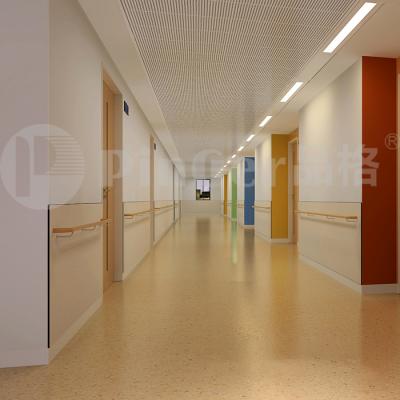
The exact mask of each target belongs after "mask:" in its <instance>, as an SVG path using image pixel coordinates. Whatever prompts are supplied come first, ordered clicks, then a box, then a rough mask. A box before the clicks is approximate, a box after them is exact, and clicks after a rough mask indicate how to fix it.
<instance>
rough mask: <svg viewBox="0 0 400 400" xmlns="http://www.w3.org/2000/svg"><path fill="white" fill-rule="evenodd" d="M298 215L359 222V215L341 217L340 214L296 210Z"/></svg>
mask: <svg viewBox="0 0 400 400" xmlns="http://www.w3.org/2000/svg"><path fill="white" fill-rule="evenodd" d="M295 213H296V214H302V215H306V216H310V217H311V216H315V217H325V218H326V219H332V220H335V219H344V220H345V221H347V222H357V221H358V217H357V215H339V214H327V213H320V212H314V211H303V210H296V211H295Z"/></svg>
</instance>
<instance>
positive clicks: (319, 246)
mask: <svg viewBox="0 0 400 400" xmlns="http://www.w3.org/2000/svg"><path fill="white" fill-rule="evenodd" d="M299 208H300V210H302V211H312V212H317V213H326V214H333V215H344V216H346V215H347V216H357V217H358V222H356V223H354V222H346V221H343V220H338V219H327V218H326V217H319V216H304V215H301V216H299V253H300V254H301V255H302V256H304V257H305V258H307V259H309V260H311V261H313V262H315V263H317V264H319V265H321V266H323V267H325V268H328V269H330V270H332V271H334V272H336V273H337V274H339V275H341V276H343V277H345V278H347V279H350V280H351V281H353V282H355V283H357V284H361V204H357V203H326V202H323V203H318V202H300V205H299Z"/></svg>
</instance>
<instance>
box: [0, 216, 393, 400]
mask: <svg viewBox="0 0 400 400" xmlns="http://www.w3.org/2000/svg"><path fill="white" fill-rule="evenodd" d="M0 399H1V400H25V399H26V400H28V399H29V400H35V399H49V400H50V399H51V400H63V399H68V400H72V399H73V400H79V399H85V400H92V399H107V400H127V399H129V400H136V399H138V400H139V399H140V400H142V399H143V400H155V399H169V400H181V399H182V400H192V399H194V400H200V399H201V400H210V399H218V400H220V399H221V400H222V399H229V400H239V399H251V400H266V399H271V400H272V399H273V400H278V399H285V400H288V399H290V400H291V399H305V400H313V399H315V400H324V399H338V400H346V399H349V400H350V399H351V400H356V399H363V400H365V399H371V400H383V399H389V400H395V399H400V297H399V296H396V295H380V296H364V297H362V296H361V295H359V294H357V293H355V292H353V291H352V290H351V289H348V288H347V287H344V286H342V285H341V284H339V283H337V282H335V281H334V280H332V279H331V278H329V277H327V276H325V275H323V274H321V273H320V272H318V271H316V270H314V269H312V268H310V267H308V266H306V265H304V264H302V263H301V262H300V261H299V260H298V257H297V254H296V248H295V247H294V246H291V245H270V244H268V243H267V242H265V241H264V240H262V239H259V238H258V237H255V236H254V233H253V232H252V231H245V230H243V229H242V228H240V227H239V228H238V227H236V225H233V224H230V223H229V222H228V221H226V220H224V219H223V218H220V217H213V218H207V217H186V218H184V219H182V220H181V221H180V222H179V223H178V224H177V225H176V226H175V227H174V228H173V229H171V230H170V232H169V233H168V234H167V235H166V236H165V238H164V239H163V240H162V241H161V242H160V243H159V244H158V245H157V246H156V247H155V249H154V250H153V251H152V253H151V254H150V255H149V256H148V257H147V258H146V259H145V260H144V262H143V263H142V264H141V265H140V266H139V267H138V269H137V270H136V271H135V272H134V273H133V274H132V275H131V276H130V277H129V279H128V280H127V281H125V282H124V283H123V284H115V285H114V286H113V287H112V288H111V289H110V290H109V291H108V292H107V293H106V295H105V298H104V305H103V307H102V308H101V309H100V310H99V312H97V314H95V316H94V317H93V318H92V319H91V320H90V321H89V323H88V324H87V325H86V326H85V327H84V328H83V329H82V330H81V331H80V333H79V334H78V335H77V336H76V337H75V338H74V339H73V340H72V342H71V343H70V344H69V345H68V346H67V347H66V348H65V349H64V350H63V352H62V353H61V354H60V355H59V356H58V357H57V358H56V359H55V360H54V361H53V363H52V364H51V365H50V366H48V367H39V368H23V369H9V370H1V371H0Z"/></svg>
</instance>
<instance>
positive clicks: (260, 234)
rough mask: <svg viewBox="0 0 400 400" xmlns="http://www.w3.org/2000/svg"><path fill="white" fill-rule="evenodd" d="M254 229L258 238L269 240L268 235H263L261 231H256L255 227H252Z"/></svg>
mask: <svg viewBox="0 0 400 400" xmlns="http://www.w3.org/2000/svg"><path fill="white" fill-rule="evenodd" d="M254 231H255V233H256V236H258V237H259V238H261V239H264V240H266V241H267V242H271V239H270V238H269V237H268V236H266V235H264V234H263V233H261V232H258V231H257V230H256V229H255V228H254Z"/></svg>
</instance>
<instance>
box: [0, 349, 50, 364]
mask: <svg viewBox="0 0 400 400" xmlns="http://www.w3.org/2000/svg"><path fill="white" fill-rule="evenodd" d="M48 364H49V350H48V349H47V348H43V349H35V350H26V351H25V350H13V351H12V350H10V351H0V369H2V368H17V367H33V366H42V365H48Z"/></svg>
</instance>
